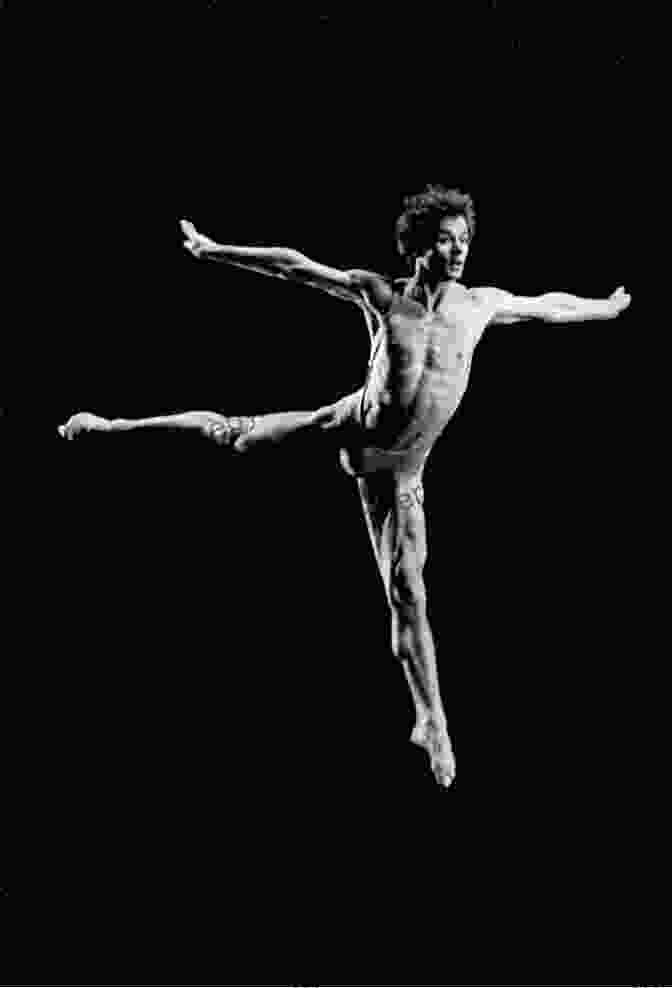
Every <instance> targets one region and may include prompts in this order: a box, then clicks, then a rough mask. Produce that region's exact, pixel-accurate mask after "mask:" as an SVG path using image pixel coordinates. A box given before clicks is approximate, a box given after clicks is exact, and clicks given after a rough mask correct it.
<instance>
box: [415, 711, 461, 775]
mask: <svg viewBox="0 0 672 988" xmlns="http://www.w3.org/2000/svg"><path fill="white" fill-rule="evenodd" d="M411 741H412V743H413V744H417V745H418V746H419V747H420V748H424V749H425V751H426V752H427V754H428V755H429V759H430V763H431V768H432V772H433V773H434V778H435V779H436V781H437V782H438V783H439V785H440V786H443V788H445V789H447V788H448V786H449V785H450V784H451V783H452V781H453V779H454V778H455V756H454V755H453V749H452V746H451V743H450V738H449V737H448V732H447V730H446V728H445V726H444V727H441V726H437V725H436V724H434V723H432V721H429V720H427V721H420V722H419V723H417V724H416V725H415V727H414V728H413V733H412V734H411Z"/></svg>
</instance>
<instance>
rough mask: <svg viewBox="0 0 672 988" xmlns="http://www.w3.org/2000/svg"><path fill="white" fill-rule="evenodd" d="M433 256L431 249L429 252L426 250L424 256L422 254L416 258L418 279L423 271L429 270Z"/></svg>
mask: <svg viewBox="0 0 672 988" xmlns="http://www.w3.org/2000/svg"><path fill="white" fill-rule="evenodd" d="M431 256H432V250H431V248H430V249H429V250H426V251H425V253H424V254H421V255H420V256H419V257H416V259H415V274H416V277H417V275H419V274H420V272H421V271H422V270H423V269H424V270H425V271H426V270H427V268H428V267H429V261H430V258H431Z"/></svg>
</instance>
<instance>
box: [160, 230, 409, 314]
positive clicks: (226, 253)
mask: <svg viewBox="0 0 672 988" xmlns="http://www.w3.org/2000/svg"><path fill="white" fill-rule="evenodd" d="M180 226H181V227H182V232H183V233H184V235H185V236H186V238H187V239H186V240H185V242H184V247H185V248H186V249H187V250H188V251H189V252H190V253H191V254H193V255H194V257H197V258H205V259H206V260H212V261H224V262H225V263H227V264H232V265H234V266H235V267H241V268H247V269H248V270H249V271H257V272H259V273H260V274H266V275H270V276H271V277H275V278H284V279H285V280H288V281H296V282H299V283H301V284H304V285H310V286H311V287H313V288H320V289H321V290H322V291H325V292H328V293H329V294H330V295H336V296H337V297H338V298H342V299H345V300H346V301H348V302H355V303H356V304H357V305H362V304H363V303H364V302H365V301H367V300H368V301H370V302H371V303H372V304H373V305H374V306H375V307H376V308H378V309H380V308H384V307H385V305H386V303H388V302H389V300H390V299H391V297H392V292H391V289H390V288H389V285H388V284H387V281H386V279H385V278H383V277H382V276H381V275H379V274H376V273H375V272H373V271H362V270H359V269H353V270H350V271H341V270H339V269H338V268H332V267H329V266H328V265H326V264H319V263H318V262H317V261H312V260H311V259H310V258H309V257H306V255H305V254H302V253H300V251H298V250H293V249H292V248H291V247H236V246H233V245H230V244H218V243H216V242H215V241H214V240H211V239H210V238H209V237H206V236H204V235H203V234H202V233H199V232H198V231H197V230H196V228H195V227H194V225H193V223H190V222H189V221H188V220H180Z"/></svg>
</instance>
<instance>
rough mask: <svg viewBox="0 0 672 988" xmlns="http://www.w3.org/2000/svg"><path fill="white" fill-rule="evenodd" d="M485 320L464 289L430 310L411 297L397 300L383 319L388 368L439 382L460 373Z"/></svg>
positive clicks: (470, 354)
mask: <svg viewBox="0 0 672 988" xmlns="http://www.w3.org/2000/svg"><path fill="white" fill-rule="evenodd" d="M486 321H487V313H486V312H485V311H484V309H483V307H482V306H480V305H479V304H478V303H477V302H476V300H475V299H473V298H472V296H471V295H470V293H468V292H466V291H465V292H464V294H463V295H462V294H461V295H459V296H457V297H455V298H452V299H447V300H444V301H443V302H442V304H441V306H440V307H439V308H438V309H437V310H436V311H434V312H431V313H429V312H427V311H426V310H425V309H424V308H423V307H422V306H421V305H419V304H418V303H417V302H414V301H412V300H407V299H400V300H398V302H397V303H396V304H395V305H394V306H393V307H392V309H391V311H390V313H389V314H388V316H387V319H386V323H385V333H384V350H385V356H386V359H387V361H388V362H389V364H390V368H389V369H390V371H392V372H394V371H395V370H396V371H397V372H398V373H411V374H418V373H420V374H424V375H425V377H428V378H429V379H431V380H432V381H436V383H437V384H439V385H440V383H441V381H444V380H445V382H446V383H448V382H450V381H453V382H454V381H455V379H456V378H460V377H464V376H465V375H466V374H467V373H468V370H469V365H470V361H471V356H472V353H473V350H474V347H475V345H476V343H477V341H478V339H479V338H480V335H481V333H482V332H483V328H484V326H485V323H486Z"/></svg>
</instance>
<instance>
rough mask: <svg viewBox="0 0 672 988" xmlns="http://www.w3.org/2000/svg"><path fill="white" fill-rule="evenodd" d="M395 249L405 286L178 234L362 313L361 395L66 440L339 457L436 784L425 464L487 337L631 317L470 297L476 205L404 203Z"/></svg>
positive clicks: (582, 305) (551, 298) (475, 292)
mask: <svg viewBox="0 0 672 988" xmlns="http://www.w3.org/2000/svg"><path fill="white" fill-rule="evenodd" d="M404 205H405V210H404V212H403V213H402V214H401V216H400V217H399V218H398V220H397V223H396V236H397V248H398V251H399V253H400V255H401V256H402V258H404V260H405V261H406V263H407V267H408V272H409V274H410V277H408V278H400V279H396V280H393V279H391V278H388V277H386V276H383V275H380V274H376V273H375V272H371V271H364V270H361V269H352V270H348V271H342V270H338V269H336V268H332V267H329V266H327V265H324V264H319V263H317V262H315V261H312V260H311V259H310V258H308V257H306V256H305V255H304V254H302V253H300V252H298V251H296V250H292V249H291V248H285V247H267V248H264V247H237V246H224V245H221V244H218V243H215V241H213V240H210V239H209V238H208V237H205V236H203V235H202V234H200V233H198V232H197V230H196V229H195V228H194V226H193V225H192V224H191V223H188V222H186V221H184V220H183V221H182V223H181V226H182V230H183V232H184V234H185V235H186V238H187V239H186V241H185V243H184V246H185V247H186V249H187V250H189V251H190V252H191V254H193V256H194V257H196V258H206V259H208V260H216V261H225V262H227V263H228V264H232V265H236V266H239V267H244V268H248V269H251V270H253V271H258V272H260V273H262V274H266V275H271V276H274V277H277V278H284V279H287V280H292V281H296V282H301V283H303V284H306V285H311V286H313V287H316V288H320V289H322V290H323V291H325V292H328V293H329V294H331V295H336V296H338V297H340V298H342V299H346V300H347V301H349V302H353V303H354V304H355V305H357V306H359V308H360V309H361V311H362V314H363V316H364V319H365V321H366V324H367V328H368V330H369V335H370V338H371V357H370V361H369V366H368V372H367V377H366V381H365V383H364V385H363V386H362V387H361V388H360V389H359V390H358V391H356V392H354V393H353V394H350V395H347V396H345V397H344V398H341V399H340V400H339V401H336V402H334V403H333V404H331V405H326V406H323V407H322V408H319V409H317V410H315V411H307V412H279V413H277V414H270V415H243V416H238V417H231V416H225V415H221V414H219V413H217V412H207V411H202V412H185V413H182V414H178V415H162V416H157V417H153V418H145V419H135V420H129V419H113V420H111V421H109V420H106V419H103V418H100V417H99V416H96V415H91V414H90V413H87V412H83V413H79V414H77V415H74V416H72V418H70V420H69V421H68V422H67V423H66V424H65V425H63V426H61V427H60V428H59V432H60V434H61V435H62V436H66V437H67V438H68V439H72V438H73V437H74V436H75V435H76V434H77V433H78V432H79V431H81V430H82V429H87V430H89V429H94V430H100V431H116V430H124V429H137V428H145V427H153V426H159V427H176V428H185V429H198V430H200V431H201V432H202V433H204V434H205V435H206V436H209V437H211V438H212V439H214V440H215V441H216V442H218V443H220V444H223V445H230V446H231V447H232V448H233V449H234V450H236V451H237V452H245V451H248V450H251V449H253V448H254V447H256V446H257V445H258V446H260V447H263V444H264V443H269V442H278V441H280V440H283V439H286V438H288V437H290V436H293V435H297V434H303V435H306V436H313V437H315V438H316V439H317V438H318V437H319V438H320V439H324V438H327V435H328V437H329V438H330V439H331V440H334V441H336V444H337V448H338V447H340V462H341V466H342V467H343V469H344V470H345V471H346V472H347V473H348V474H349V475H350V476H352V477H354V478H355V479H356V482H357V485H358V489H359V494H360V497H361V501H362V506H363V509H364V516H365V519H366V524H367V528H368V531H369V536H370V539H371V544H372V546H373V550H374V553H375V557H376V562H377V564H378V568H379V571H380V575H381V577H382V580H383V586H384V588H385V593H386V596H387V602H388V605H389V609H390V615H391V621H392V651H393V654H394V655H395V657H396V658H397V659H398V660H399V661H400V663H401V665H402V668H403V670H404V673H405V675H406V679H407V681H408V685H409V687H410V690H411V694H412V697H413V701H414V704H415V710H416V723H415V726H414V728H413V731H412V734H411V741H413V742H414V743H415V744H418V745H420V746H421V747H423V748H425V749H426V750H427V752H428V754H429V757H430V764H431V768H432V770H433V772H434V775H435V777H436V779H437V781H438V782H439V784H440V785H442V786H444V787H447V786H449V785H450V783H451V782H452V780H453V778H454V776H455V759H454V756H453V752H452V747H451V742H450V738H449V736H448V730H447V726H446V716H445V713H444V710H443V706H442V702H441V697H440V693H439V683H438V677H437V668H436V657H435V652H434V644H433V639H432V633H431V629H430V626H429V623H428V620H427V597H426V591H425V584H424V580H423V568H424V565H425V560H426V557H427V542H426V529H425V515H424V510H423V486H422V477H423V471H424V467H425V463H426V461H427V457H428V456H429V453H430V451H431V449H432V447H433V445H434V443H435V442H436V440H437V438H438V437H439V435H440V434H441V433H442V431H443V429H444V428H445V426H446V424H447V423H448V422H449V421H450V419H451V418H452V416H453V415H454V413H455V410H456V409H457V407H458V405H459V403H460V401H461V399H462V397H463V395H464V393H465V391H466V388H467V381H468V377H469V372H470V367H471V359H472V355H473V352H474V348H475V346H476V344H477V342H478V341H479V339H480V337H481V336H482V334H483V331H484V329H485V327H486V326H488V325H492V324H496V323H514V322H518V321H520V320H523V319H540V320H544V321H545V322H553V323H567V322H578V321H583V320H588V319H612V318H614V317H616V316H617V315H618V314H619V313H620V312H622V311H623V310H624V309H625V308H627V306H628V305H629V304H630V296H629V295H626V294H625V292H624V289H623V288H619V289H617V290H616V291H615V292H614V293H613V294H612V295H611V296H610V297H609V298H608V299H584V298H578V297H576V296H574V295H568V294H565V293H561V292H558V293H550V294H545V295H540V296H537V297H521V296H514V295H512V294H510V293H509V292H506V291H502V290H500V289H497V288H491V287H486V288H466V287H465V286H464V285H463V284H461V278H462V272H463V269H464V265H465V261H466V258H467V255H468V253H469V248H470V245H471V241H472V239H473V236H474V231H475V225H476V215H475V209H474V204H473V201H472V199H471V197H470V196H469V195H467V194H465V193H462V192H460V191H459V190H458V189H449V188H446V187H445V186H441V185H429V186H427V187H426V189H425V190H424V191H423V192H421V193H419V194H418V195H414V196H409V197H408V198H407V199H405V201H404Z"/></svg>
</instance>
